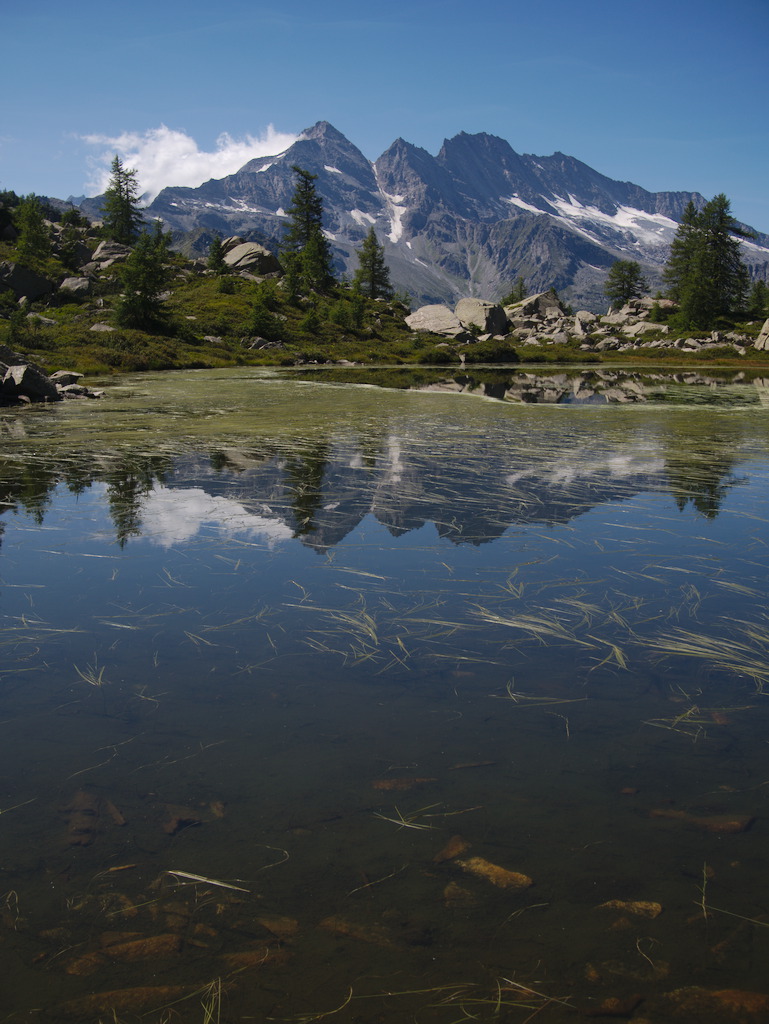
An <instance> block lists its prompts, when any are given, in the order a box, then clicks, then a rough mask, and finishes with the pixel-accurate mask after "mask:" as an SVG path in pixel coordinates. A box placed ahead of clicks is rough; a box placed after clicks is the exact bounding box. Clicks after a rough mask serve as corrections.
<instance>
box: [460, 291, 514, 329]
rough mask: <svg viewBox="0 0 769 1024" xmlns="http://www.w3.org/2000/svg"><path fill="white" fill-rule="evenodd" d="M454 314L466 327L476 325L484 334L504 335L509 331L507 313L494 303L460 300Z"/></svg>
mask: <svg viewBox="0 0 769 1024" xmlns="http://www.w3.org/2000/svg"><path fill="white" fill-rule="evenodd" d="M454 312H455V314H456V316H457V319H458V320H459V321H460V322H461V323H462V324H464V326H465V327H467V328H469V327H470V325H471V324H475V325H476V326H477V327H480V329H481V333H482V334H504V333H505V332H506V331H507V313H505V311H504V309H503V308H502V307H501V306H500V305H498V304H496V303H494V302H484V301H483V300H482V299H460V300H459V302H458V303H457V305H456V309H455V310H454Z"/></svg>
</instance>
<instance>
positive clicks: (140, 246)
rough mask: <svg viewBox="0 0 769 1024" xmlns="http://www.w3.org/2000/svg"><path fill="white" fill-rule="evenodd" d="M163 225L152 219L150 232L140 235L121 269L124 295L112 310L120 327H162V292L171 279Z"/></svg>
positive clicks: (148, 329) (155, 328) (163, 317)
mask: <svg viewBox="0 0 769 1024" xmlns="http://www.w3.org/2000/svg"><path fill="white" fill-rule="evenodd" d="M170 237H171V236H170V235H168V234H164V232H163V225H162V224H161V222H160V221H159V220H157V221H155V229H154V231H153V232H149V231H145V232H144V233H143V234H141V235H140V236H139V240H138V241H137V243H136V245H135V246H134V250H133V252H132V253H131V254H130V256H129V257H128V259H127V260H126V261H125V263H124V264H123V266H122V268H121V277H122V281H123V296H122V298H121V300H120V303H119V304H118V306H117V308H116V310H115V316H116V319H117V322H118V323H119V324H120V326H121V327H134V328H137V329H138V330H144V331H152V330H157V329H160V328H162V327H163V325H164V323H165V321H166V311H165V308H164V305H163V300H162V299H161V295H162V293H163V291H164V289H165V287H166V285H167V284H168V281H169V279H170V273H171V272H170V267H169V257H170V250H169V240H170Z"/></svg>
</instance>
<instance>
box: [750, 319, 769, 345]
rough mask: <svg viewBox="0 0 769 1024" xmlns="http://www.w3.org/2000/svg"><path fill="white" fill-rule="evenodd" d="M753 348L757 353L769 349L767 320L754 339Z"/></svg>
mask: <svg viewBox="0 0 769 1024" xmlns="http://www.w3.org/2000/svg"><path fill="white" fill-rule="evenodd" d="M753 348H757V349H758V350H759V352H762V351H764V350H765V349H768V348H769V320H766V321H765V323H764V326H763V327H762V328H761V331H760V333H759V335H758V337H757V338H756V341H755V344H754V345H753Z"/></svg>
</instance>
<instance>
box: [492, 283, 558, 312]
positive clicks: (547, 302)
mask: <svg viewBox="0 0 769 1024" xmlns="http://www.w3.org/2000/svg"><path fill="white" fill-rule="evenodd" d="M551 309H552V310H554V311H555V313H556V315H558V316H560V315H562V314H563V312H564V308H563V304H562V303H561V300H560V299H559V298H558V296H557V295H556V294H555V292H554V291H553V289H552V288H551V289H549V290H548V291H546V292H539V293H538V294H537V295H529V296H528V298H525V299H524V300H523V302H516V304H515V305H514V306H506V307H505V313H507V315H508V317H510V319H512V318H513V317H516V316H546V315H547V311H548V310H551Z"/></svg>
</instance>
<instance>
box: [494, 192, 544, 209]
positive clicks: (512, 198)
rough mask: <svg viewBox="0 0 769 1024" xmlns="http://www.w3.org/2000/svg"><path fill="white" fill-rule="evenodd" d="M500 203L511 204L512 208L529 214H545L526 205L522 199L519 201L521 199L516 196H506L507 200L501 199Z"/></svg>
mask: <svg viewBox="0 0 769 1024" xmlns="http://www.w3.org/2000/svg"><path fill="white" fill-rule="evenodd" d="M502 202H504V203H512V205H513V206H518V207H519V208H520V209H521V210H528V211H529V213H545V211H544V210H540V208H539V207H538V206H532V204H531V203H527V202H526V201H525V200H524V199H521V197H520V196H518V195H514V196H508V197H507V198H503V200H502Z"/></svg>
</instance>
